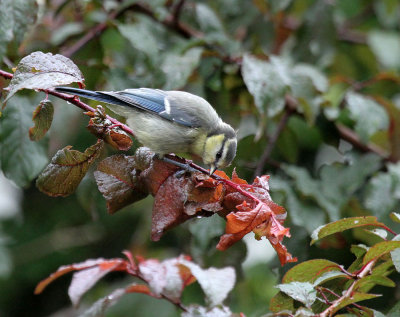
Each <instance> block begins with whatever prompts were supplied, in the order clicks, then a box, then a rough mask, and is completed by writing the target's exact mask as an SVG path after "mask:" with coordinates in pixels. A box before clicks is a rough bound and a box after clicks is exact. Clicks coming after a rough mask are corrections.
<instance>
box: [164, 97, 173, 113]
mask: <svg viewBox="0 0 400 317" xmlns="http://www.w3.org/2000/svg"><path fill="white" fill-rule="evenodd" d="M164 106H165V112H166V113H167V114H171V105H170V103H169V100H168V98H167V97H165V98H164Z"/></svg>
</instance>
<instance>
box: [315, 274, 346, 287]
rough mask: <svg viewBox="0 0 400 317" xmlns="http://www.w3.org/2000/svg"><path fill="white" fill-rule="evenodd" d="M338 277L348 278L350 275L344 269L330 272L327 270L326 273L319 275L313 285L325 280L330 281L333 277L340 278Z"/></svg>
mask: <svg viewBox="0 0 400 317" xmlns="http://www.w3.org/2000/svg"><path fill="white" fill-rule="evenodd" d="M338 277H344V278H347V277H348V275H347V274H345V273H343V272H342V271H329V272H326V273H324V274H322V275H321V276H320V277H318V278H317V279H316V280H315V281H314V283H313V286H318V285H320V284H323V283H325V282H328V281H330V280H332V279H335V278H338Z"/></svg>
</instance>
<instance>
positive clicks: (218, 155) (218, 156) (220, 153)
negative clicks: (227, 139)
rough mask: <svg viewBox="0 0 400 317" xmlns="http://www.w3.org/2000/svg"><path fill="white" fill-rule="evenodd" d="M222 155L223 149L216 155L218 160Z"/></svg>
mask: <svg viewBox="0 0 400 317" xmlns="http://www.w3.org/2000/svg"><path fill="white" fill-rule="evenodd" d="M221 156H222V150H219V151H218V153H217V154H216V155H215V157H216V158H217V160H219V159H220V158H221Z"/></svg>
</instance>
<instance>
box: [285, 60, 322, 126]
mask: <svg viewBox="0 0 400 317" xmlns="http://www.w3.org/2000/svg"><path fill="white" fill-rule="evenodd" d="M291 76H292V81H291V85H290V88H291V92H292V95H293V96H294V97H295V98H297V99H298V101H299V106H300V107H299V109H298V110H300V111H302V112H303V113H304V117H305V118H306V120H307V122H308V123H309V124H310V125H313V124H314V121H315V118H316V116H317V115H318V114H319V109H320V105H321V104H322V102H323V101H324V100H323V98H322V94H321V93H323V92H325V91H326V90H327V89H328V79H327V78H326V77H325V75H324V74H323V73H322V72H320V71H319V70H318V69H317V68H315V67H313V66H311V65H308V64H297V65H295V66H294V67H293V69H292V71H291Z"/></svg>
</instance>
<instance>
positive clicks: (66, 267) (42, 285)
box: [34, 258, 122, 294]
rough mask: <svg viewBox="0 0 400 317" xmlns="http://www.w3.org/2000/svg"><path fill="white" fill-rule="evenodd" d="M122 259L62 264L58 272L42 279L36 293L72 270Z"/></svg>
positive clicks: (112, 263) (119, 261) (118, 261)
mask: <svg viewBox="0 0 400 317" xmlns="http://www.w3.org/2000/svg"><path fill="white" fill-rule="evenodd" d="M121 261H122V260H121V259H111V260H105V259H102V258H100V259H96V260H87V261H85V262H81V263H77V264H70V265H64V266H61V267H60V268H59V269H58V270H57V271H56V272H54V273H53V274H50V276H49V277H48V278H46V279H44V280H42V281H41V282H40V283H39V284H38V285H37V286H36V288H35V291H34V293H35V294H40V293H41V292H42V291H43V290H44V289H45V288H46V287H47V285H49V284H50V283H51V282H53V281H54V280H55V279H57V278H59V277H60V276H63V275H65V274H67V273H69V272H72V271H80V270H86V269H89V268H93V267H96V266H99V265H105V266H108V265H111V266H112V265H116V264H121Z"/></svg>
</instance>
